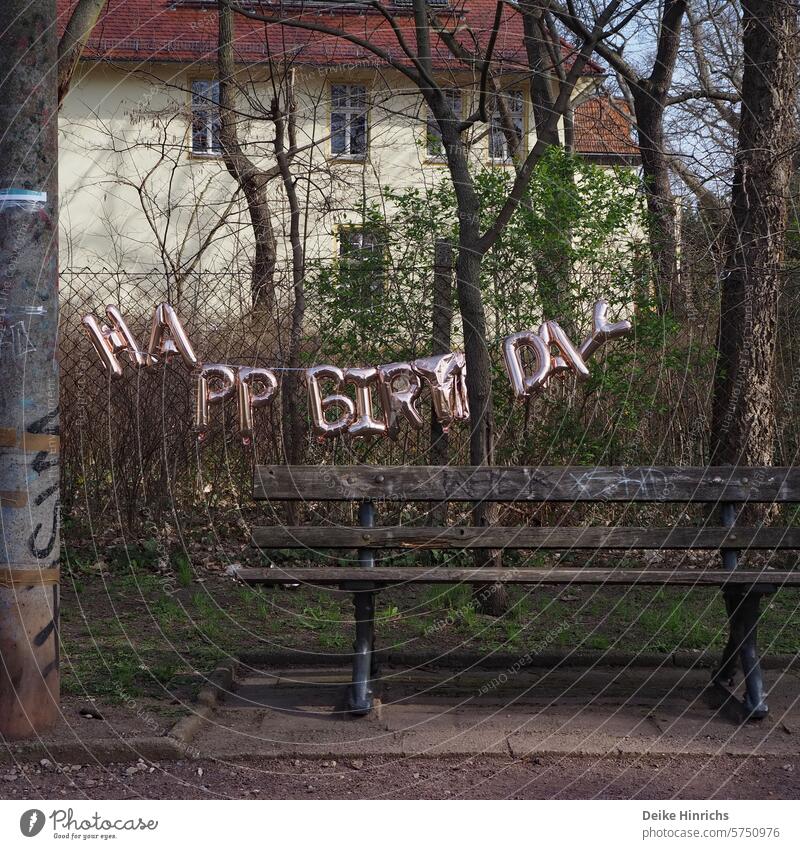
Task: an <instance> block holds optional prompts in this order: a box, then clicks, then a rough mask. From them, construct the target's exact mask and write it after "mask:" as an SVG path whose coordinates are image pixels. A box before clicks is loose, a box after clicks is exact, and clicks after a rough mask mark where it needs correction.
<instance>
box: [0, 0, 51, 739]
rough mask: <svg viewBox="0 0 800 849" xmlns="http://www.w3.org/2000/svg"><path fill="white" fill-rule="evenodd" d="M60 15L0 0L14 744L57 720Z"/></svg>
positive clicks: (47, 1) (3, 708)
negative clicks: (56, 22) (58, 54)
mask: <svg viewBox="0 0 800 849" xmlns="http://www.w3.org/2000/svg"><path fill="white" fill-rule="evenodd" d="M55 20H56V0H2V3H0V506H1V508H2V510H1V511H0V512H1V514H2V519H1V520H0V525H1V526H2V545H0V737H2V738H4V739H6V740H12V739H21V738H25V737H31V736H35V735H36V734H37V733H38V732H39V731H41V730H43V729H45V728H47V727H48V726H50V725H52V724H53V723H54V722H55V720H56V718H57V717H58V715H59V705H58V699H59V667H58V664H59V654H58V604H59V585H58V576H59V572H58V562H59V510H58V505H59V432H58V365H57V361H56V351H57V338H58V240H57V236H58V174H57V171H56V163H57V150H58V110H57V80H58V75H57V56H56V54H57V37H56V28H55ZM26 192H27V193H29V194H25V193H26ZM45 195H46V197H45Z"/></svg>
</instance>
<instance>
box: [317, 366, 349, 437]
mask: <svg viewBox="0 0 800 849" xmlns="http://www.w3.org/2000/svg"><path fill="white" fill-rule="evenodd" d="M322 380H332V381H333V382H334V384H335V386H336V388H337V389H338V388H341V387H342V386H343V384H344V372H343V371H342V370H341V369H340V368H337V367H336V366H312V367H311V368H309V369H306V382H307V383H308V409H309V412H310V414H311V428H312V430H313V431H314V433H315V435H316V436H317V437H318V438H319V439H326V438H329V437H333V436H337V435H338V434H340V433H344V431H346V430H347V428H349V427H350V425H351V424H352V423H353V420H354V419H355V417H356V408H355V404H353V402H352V400H351V399H350V398H348V397H347V395H341V394H334V395H326V396H324V397H323V395H322V388H321V387H320V381H322ZM333 407H335V408H336V409H338V410H340V416H339V418H338V419H336V420H335V421H332V422H329V421H328V420H327V418H326V415H325V414H326V412H327V411H328V410H330V409H331V408H333Z"/></svg>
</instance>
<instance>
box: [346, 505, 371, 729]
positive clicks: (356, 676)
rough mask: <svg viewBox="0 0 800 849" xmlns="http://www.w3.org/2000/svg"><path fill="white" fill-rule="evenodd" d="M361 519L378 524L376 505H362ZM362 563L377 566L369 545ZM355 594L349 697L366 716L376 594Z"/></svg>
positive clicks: (364, 523) (351, 707)
mask: <svg viewBox="0 0 800 849" xmlns="http://www.w3.org/2000/svg"><path fill="white" fill-rule="evenodd" d="M358 521H359V524H360V525H361V527H363V528H372V527H374V526H375V505H374V504H372V503H371V502H369V501H363V502H361V504H359V506H358ZM358 560H359V564H360V565H361V566H362V567H363V568H364V569H365V571H368V570H369V569H371V568H372V567H373V566H374V565H375V555H374V553H373V552H372V551H371V550H370V549H368V548H361V549H359V552H358ZM370 586H374V585H370V584H367V585H366V587H364V588H362V589H361V591H360V592H356V593H353V605H354V606H355V609H356V641H355V644H354V645H353V683H352V684H351V685H350V689H349V692H348V698H347V709H348V711H349V712H350V713H352V714H354V715H356V716H365V715H366V714H368V713H369V712H370V711H371V710H372V680H373V679H372V672H373V667H374V661H373V650H374V648H375V593H374V592H371V591H369V590H368V589H367V587H370Z"/></svg>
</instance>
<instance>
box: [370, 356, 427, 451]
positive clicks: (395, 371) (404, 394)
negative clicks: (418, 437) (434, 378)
mask: <svg viewBox="0 0 800 849" xmlns="http://www.w3.org/2000/svg"><path fill="white" fill-rule="evenodd" d="M401 383H402V384H404V385H403V386H402V388H401V387H400V386H398V384H401ZM378 387H379V389H380V393H381V406H382V407H383V415H384V418H385V420H386V427H387V433H388V434H389V436H390V437H391V438H392V439H395V438H396V437H397V434H398V433H399V432H400V420H401V419H403V418H404V419H405V420H406V421H407V422H408V423H409V425H411V427H413V428H415V429H417V430H419V428H421V427H422V416H421V415H420V414H419V410H418V409H417V399H418V398H419V396H420V395H421V394H422V382H421V381H420V379H419V375H418V374H417V373H416V372H415V371H414V369H413V368H412V367H411V363H387V364H386V365H383V366H378Z"/></svg>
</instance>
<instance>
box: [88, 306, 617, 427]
mask: <svg viewBox="0 0 800 849" xmlns="http://www.w3.org/2000/svg"><path fill="white" fill-rule="evenodd" d="M106 319H107V321H108V324H101V323H100V321H98V320H97V318H95V316H93V315H87V316H84V317H83V319H82V324H83V326H84V328H85V330H86V332H87V333H88V335H89V339H90V340H91V343H92V345H93V347H94V349H95V351H96V352H97V355H98V356H99V357H100V360H101V362H102V363H103V366H104V367H105V369H106V371H107V372H108V373H109V375H110V376H111V377H112V378H115V379H118V378H121V377H122V375H123V367H122V362H121V361H120V357H121V356H123V355H124V356H125V357H126V358H127V360H128V362H129V363H130V364H131V365H132V366H133V367H134V368H137V369H139V368H152V367H154V366H156V365H158V364H159V363H165V362H169V361H170V360H171V359H172V358H173V357H175V356H179V357H180V358H181V360H182V361H183V363H184V365H186V367H187V368H189V369H190V370H191V371H192V373H193V374H194V375H195V378H196V395H195V402H196V403H195V420H194V429H195V431H196V432H197V435H198V438H199V439H200V440H202V439H203V438H204V437H205V435H206V432H207V431H208V427H209V421H210V411H211V407H212V406H214V405H221V404H223V403H225V402H226V401H228V400H229V399H232V398H236V405H237V410H238V422H239V433H240V435H241V437H242V440H243V441H244V442H245V444H247V443H249V442H250V440H251V438H252V436H253V429H254V424H253V423H254V416H253V411H254V410H257V409H263V408H265V407H268V406H269V405H270V404H271V403H272V400H273V398H274V396H275V393H276V391H277V388H278V380H277V377H276V376H275V371H283V370H285V369H274V370H273V369H268V368H259V367H252V366H233V365H227V364H224V363H201V362H200V361H199V360H198V358H197V355H196V354H195V352H194V348H192V344H191V342H190V341H189V338H188V336H187V335H186V331H185V330H184V328H183V325H182V324H181V321H180V319H179V318H178V315H177V313H176V312H175V310H174V309H173V307H172V306H170V305H169V304H166V303H164V304H158V306H156V308H155V312H154V314H153V321H152V325H151V330H150V341H149V344H148V346H147V350H146V351H145V350H143V349H142V348H141V347H140V346H139V343H138V341H137V340H136V338H135V337H134V335H133V333H131V330H130V328H129V327H128V325H127V324H126V323H125V320H124V319H123V317H122V314H121V313H120V311H119V310H118V309H117V308H116V307H114V306H107V307H106ZM630 332H631V324H630V322H629V321H618V322H616V323H613V324H612V323H610V322H609V321H608V303H607V302H606V301H603V300H599V301H597V302H596V303H595V305H594V311H593V314H592V332H591V333H590V335H589V336H588V337H587V338H586V339H585V340H584V341H583V342H582V343H581V345H580V346H578V347H575V345H574V344H573V343H572V341H571V340H570V339H569V337H568V336H567V334H566V333H565V332H564V330H563V329H562V327H561V326H560V325H559V324H558V322H557V321H552V320H548V321H545V322H544V323H543V324H541V325H540V326H539V329H538V330H537V331H533V330H523V331H521V332H519V333H513V334H511V336H507V337H506V338H505V339H504V340H503V358H504V360H505V365H506V371H507V372H508V377H509V380H510V381H511V388H512V391H513V392H514V396H515V398H517V399H519V400H521V399H524V398H528V397H530V396H533V395H535V394H536V393H538V392H541V391H542V390H543V389H544V388H545V386H546V385H547V382H548V381H549V380H550V378H551V377H552V376H553V375H555V374H560V373H562V372H574V374H575V375H576V377H577V379H578V380H586V379H587V378H588V377H589V368H588V366H587V365H586V360H587V359H588V358H589V357H590V356H591V355H592V354H593V353H594V352H595V351H597V349H598V348H600V346H601V345H602V344H603V343H604V342H607V341H609V340H611V339H618V338H620V337H622V336H625V335H627V334H628V333H630ZM526 350H527V351H529V352H530V354H531V355H532V357H533V363H534V365H533V367H532V368H531V370H530V373H526V369H525V365H524V363H523V358H522V354H523V352H524V351H526ZM304 371H305V377H306V384H307V386H308V407H309V413H310V415H311V426H312V430H313V432H314V434H315V435H316V436H317V438H318V439H319V440H320V441H324V440H325V439H329V438H331V437H334V436H338V435H340V434H344V433H347V434H349V435H350V436H383V435H388V436H390V437H391V438H392V439H395V438H396V437H397V435H398V433H399V432H400V425H401V423H402V422H403V421H405V422H406V424H407V425H408V426H409V427H413V428H415V429H419V428H421V427H422V424H423V420H422V416H421V415H420V412H419V408H418V406H417V405H418V402H419V399H420V396H421V395H422V392H423V388H424V386H425V385H427V387H428V388H429V391H430V396H431V402H432V404H433V411H434V414H435V415H436V418H437V419H438V421H439V422H440V424H441V425H442V427H443V428H445V430H446V429H447V428H448V427H449V426H450V425H451V424H452V423H453V422H466V421H469V403H468V400H467V365H466V360H465V357H464V354H461V353H457V352H448V353H446V354H437V355H435V356H432V357H422V358H421V359H418V360H414V361H413V362H410V363H407V362H397V363H388V364H386V365H379V366H365V367H361V368H347V369H340V368H339V367H338V366H333V365H316V366H311V367H310V368H307V369H305V370H304ZM348 385H350V386H352V387H354V390H355V400H354V399H353V398H351V397H350V396H349V395H346V394H345V387H346V386H348ZM326 391H327V392H328V394H325V392H326ZM375 400H377V401H378V402H379V404H380V412H376V411H375V406H374V402H375ZM332 414H335V418H332V417H331V416H332Z"/></svg>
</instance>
